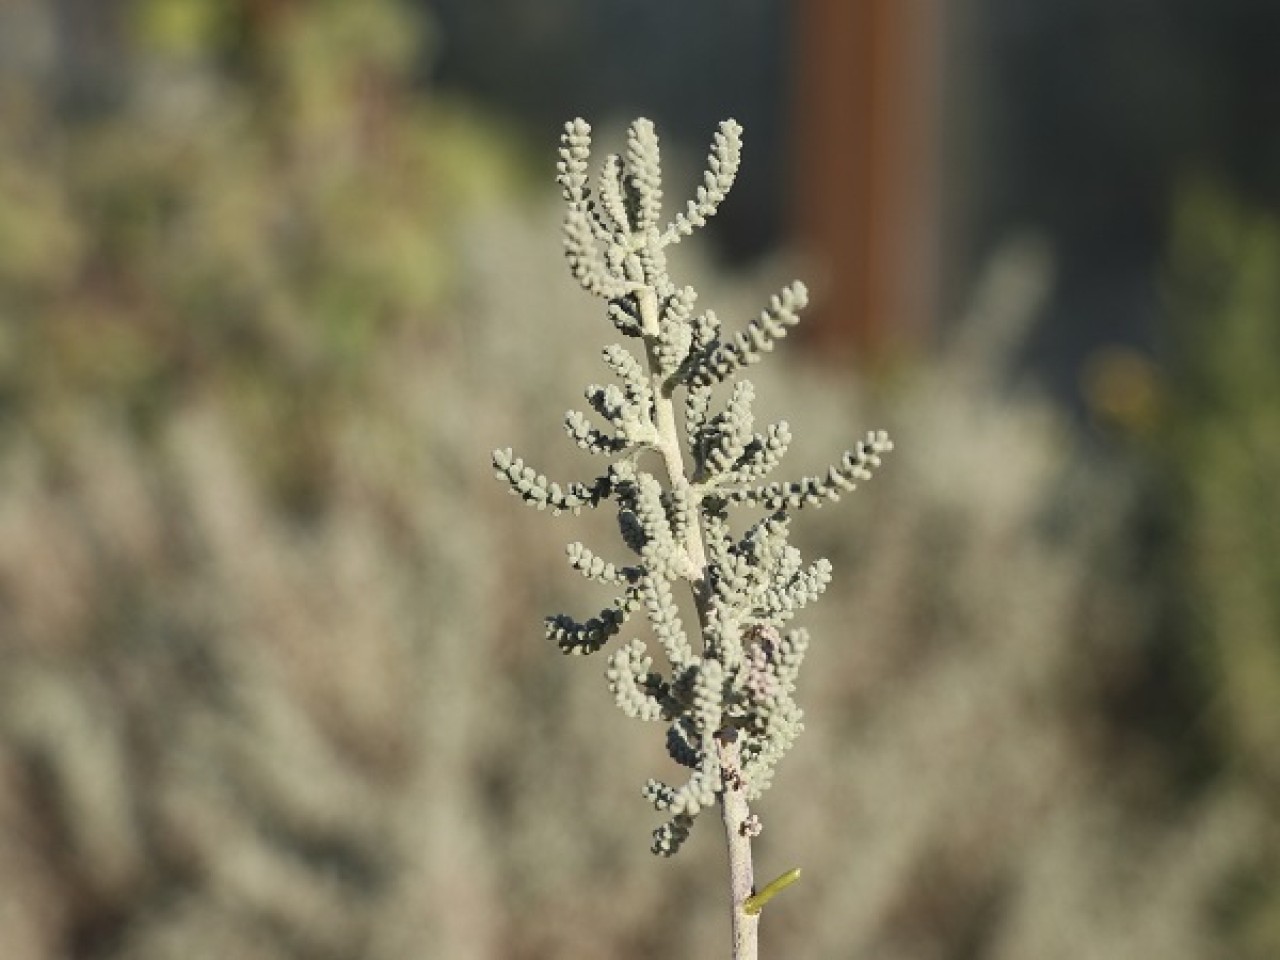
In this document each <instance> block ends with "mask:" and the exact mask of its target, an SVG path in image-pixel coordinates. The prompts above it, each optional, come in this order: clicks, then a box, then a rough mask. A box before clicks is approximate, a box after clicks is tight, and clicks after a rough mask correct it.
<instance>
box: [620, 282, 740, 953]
mask: <svg viewBox="0 0 1280 960" xmlns="http://www.w3.org/2000/svg"><path fill="white" fill-rule="evenodd" d="M634 296H635V298H636V304H637V306H638V307H639V309H640V326H641V329H642V330H643V331H644V333H645V335H646V339H647V340H648V341H649V342H650V343H651V344H652V343H656V342H657V337H658V332H659V331H658V323H659V319H658V298H657V294H656V292H655V291H654V290H653V288H652V287H647V286H639V287H638V288H637V289H636V290H635V291H634ZM647 359H648V361H649V371H650V375H651V377H652V381H653V384H652V385H653V398H654V399H653V403H654V417H653V419H654V426H655V427H656V428H657V431H658V452H659V453H660V454H661V456H662V460H663V463H664V465H665V466H666V470H667V477H668V479H669V480H670V482H671V485H672V487H675V486H676V485H677V484H683V483H684V481H685V469H684V456H683V452H682V448H681V445H680V433H679V430H678V428H677V426H676V415H675V403H674V401H673V400H672V399H671V394H670V391H669V390H668V389H667V387H666V385H665V384H664V383H663V382H662V380H663V378H662V375H661V371H660V369H659V366H658V363H657V361H656V358H655V357H654V355H653V350H652V348H651V349H650V350H649V351H648V358H647ZM684 547H685V549H686V550H687V551H688V554H689V560H690V562H691V564H692V566H693V568H694V569H695V570H697V571H698V579H697V580H696V581H695V582H694V584H693V593H694V601H695V606H696V608H697V613H698V620H699V623H700V625H703V624H705V614H706V603H707V597H706V568H707V552H706V546H705V544H704V542H703V537H702V520H701V517H696V518H695V521H694V523H692V524H691V525H690V527H689V535H688V542H687V543H686V544H685V545H684ZM704 636H705V634H704ZM716 745H717V749H718V750H719V752H720V769H721V770H722V771H725V773H726V774H728V773H729V772H731V771H737V770H738V769H739V756H738V743H737V741H736V740H734V739H729V738H724V739H721V738H717V739H716ZM750 813H751V811H750V809H749V808H748V807H747V797H746V787H745V785H744V784H743V783H742V782H741V781H740V780H735V779H733V778H730V779H729V780H728V781H727V782H726V783H725V784H724V789H723V790H722V791H721V793H720V816H721V820H722V821H723V822H724V833H725V842H726V844H727V846H728V850H729V921H730V930H731V934H732V938H733V953H732V955H731V956H732V960H756V958H757V956H758V952H759V951H758V943H759V929H760V917H759V915H752V914H748V913H747V912H746V910H745V909H744V904H745V903H746V901H747V898H748V897H750V896H751V894H752V893H753V892H754V884H755V877H754V870H753V867H752V863H751V837H750V835H749V834H748V833H747V832H746V831H745V830H744V829H743V825H744V824H745V823H746V821H747V818H748V817H749V816H750Z"/></svg>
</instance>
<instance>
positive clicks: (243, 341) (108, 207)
mask: <svg viewBox="0 0 1280 960" xmlns="http://www.w3.org/2000/svg"><path fill="white" fill-rule="evenodd" d="M34 9H36V8H33V10H34ZM123 9H124V11H125V13H126V16H125V17H124V18H123V19H122V29H121V32H120V35H119V36H118V37H115V38H114V42H117V43H119V44H120V45H121V49H119V50H118V51H116V56H115V57H114V58H113V63H115V64H116V66H117V67H118V68H119V70H120V71H121V75H120V76H119V77H113V78H111V79H110V81H108V79H107V78H103V80H102V82H103V84H104V86H111V85H112V84H114V88H113V90H112V92H113V94H114V95H113V96H110V97H106V98H104V103H105V105H104V106H100V107H98V108H97V109H93V110H84V109H80V110H76V109H70V108H68V107H67V105H66V104H65V103H60V102H59V98H58V97H57V96H56V88H55V87H52V86H51V85H48V84H44V85H40V84H35V83H31V82H23V78H21V77H18V78H14V77H12V76H7V77H6V78H5V82H4V83H3V86H2V87H0V138H3V141H4V142H5V143H6V144H7V145H8V149H6V150H5V151H4V152H3V153H2V154H0V322H2V323H3V326H2V327H0V402H2V404H3V406H2V407H0V409H3V411H4V413H5V414H6V415H7V416H8V418H9V422H10V423H11V424H12V423H23V424H27V425H31V426H34V427H36V428H39V429H43V430H51V429H52V430H56V429H57V423H58V421H59V419H60V418H61V417H62V416H63V414H64V413H65V411H66V410H67V408H68V407H69V406H74V405H76V404H80V403H82V402H91V403H94V404H97V405H102V406H105V407H108V408H116V409H118V410H119V411H120V413H121V414H122V415H123V416H124V417H126V418H127V419H128V420H129V422H130V423H131V424H133V425H134V426H135V427H136V428H139V429H141V430H143V431H144V432H145V430H146V429H147V427H148V425H149V424H152V423H154V422H155V420H156V418H157V415H158V414H160V413H161V412H162V411H163V410H165V409H167V408H168V407H170V406H171V404H172V403H173V401H174V400H175V398H176V397H177V395H178V394H181V393H184V392H191V391H199V390H202V389H206V388H210V389H214V390H220V391H222V390H225V392H226V394H227V396H228V397H229V398H232V400H233V402H235V403H236V404H237V405H238V406H239V408H240V410H239V417H238V422H239V424H240V426H241V427H242V428H243V429H244V430H245V431H247V436H246V439H247V440H248V441H249V442H251V443H252V445H253V447H254V448H255V449H258V450H261V451H263V459H262V461H261V465H262V467H263V468H264V470H265V471H266V473H267V474H268V479H269V480H270V481H271V482H272V484H273V485H275V486H276V487H277V489H278V490H279V491H280V492H281V493H282V494H284V495H285V499H286V501H288V502H291V503H293V504H294V505H298V504H302V503H305V501H306V499H307V497H308V496H310V495H312V494H313V493H314V490H312V491H311V492H310V493H309V492H308V489H307V488H308V483H309V478H313V477H315V476H317V475H318V474H322V473H323V472H324V471H323V458H324V451H323V450H322V449H318V448H317V447H318V446H322V444H319V443H318V441H317V437H318V435H319V434H321V433H322V432H323V431H322V430H321V429H320V428H319V426H318V424H319V423H320V422H321V421H322V420H323V418H324V416H325V411H326V409H327V408H328V407H330V406H331V405H332V404H334V403H336V402H342V399H343V397H344V396H345V395H347V394H349V393H350V391H352V390H358V389H359V384H360V379H361V377H362V376H366V375H368V374H367V371H368V368H369V365H368V363H367V362H366V361H367V360H368V358H369V355H370V350H371V347H372V345H373V344H374V343H375V341H376V340H377V339H378V338H380V337H386V336H388V335H389V334H390V333H391V332H392V331H393V330H395V329H406V328H408V329H412V330H419V331H422V332H423V335H427V333H426V332H427V331H429V330H430V320H431V316H432V313H433V309H434V308H435V307H436V306H437V304H438V303H439V301H440V298H441V297H442V295H443V294H444V293H445V292H446V290H447V286H448V283H449V278H450V274H451V270H452V268H453V264H452V260H451V256H450V253H449V251H448V249H447V247H446V243H445V240H444V237H445V235H446V232H447V229H448V227H449V225H450V224H451V223H452V222H453V221H454V220H455V219H456V217H457V215H458V213H459V211H460V210H463V209H468V208H471V207H474V206H475V205H476V204H478V203H484V202H487V201H490V200H494V199H496V198H500V197H502V196H504V195H507V194H509V193H510V192H511V190H512V187H513V184H515V183H516V182H517V180H518V172H517V170H518V165H517V163H516V162H515V160H514V153H513V151H512V150H511V149H510V148H509V147H508V146H507V145H506V144H505V143H504V142H503V141H502V138H501V136H500V135H499V134H498V133H496V132H495V131H494V130H493V129H492V128H490V127H486V126H485V125H484V124H483V123H482V122H480V121H479V120H477V119H475V118H474V117H473V116H472V115H471V114H469V113H467V112H466V111H464V110H462V109H459V108H456V107H450V106H448V105H446V104H442V103H440V102H438V101H437V100H435V99H431V98H427V97H425V96H423V91H421V90H420V89H418V88H417V87H416V86H415V77H417V76H418V75H419V74H420V73H421V69H422V59H423V57H424V55H425V51H426V43H425V41H427V40H428V38H429V31H427V30H426V29H425V26H426V25H425V24H424V23H422V22H420V21H419V20H418V19H417V18H415V17H414V16H412V14H411V11H410V9H409V8H408V6H407V5H405V4H403V3H398V2H394V0H372V2H364V3H360V4H350V3H344V2H336V0H315V2H272V3H256V2H250V0H235V2H223V0H136V2H132V3H130V4H127V5H125V7H124V8H123ZM68 55H70V56H74V51H69V54H68ZM66 67H67V65H65V64H64V65H62V66H57V65H55V67H54V69H53V71H52V73H53V75H55V76H56V75H57V73H58V71H59V70H60V69H65V68H66Z"/></svg>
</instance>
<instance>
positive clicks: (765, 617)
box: [493, 119, 892, 855]
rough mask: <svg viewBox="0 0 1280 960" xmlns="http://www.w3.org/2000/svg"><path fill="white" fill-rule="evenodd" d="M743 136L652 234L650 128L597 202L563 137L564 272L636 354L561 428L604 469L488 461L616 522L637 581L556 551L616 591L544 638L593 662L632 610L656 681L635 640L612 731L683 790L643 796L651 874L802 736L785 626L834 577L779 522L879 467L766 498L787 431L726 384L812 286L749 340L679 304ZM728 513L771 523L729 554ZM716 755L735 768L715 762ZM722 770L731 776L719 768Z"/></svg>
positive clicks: (719, 143)
mask: <svg viewBox="0 0 1280 960" xmlns="http://www.w3.org/2000/svg"><path fill="white" fill-rule="evenodd" d="M741 134H742V129H741V127H739V126H738V124H737V123H735V122H734V121H732V120H727V121H725V122H723V123H721V124H720V130H719V132H718V133H717V134H716V136H715V139H714V141H713V144H712V148H711V153H710V156H709V157H708V159H707V170H706V173H705V175H704V177H703V183H702V186H700V187H699V188H698V189H697V191H696V193H695V196H694V199H693V200H690V201H689V202H688V203H687V204H686V206H685V209H684V212H683V213H681V214H678V215H677V216H676V217H675V219H674V220H672V221H671V222H670V223H666V224H664V223H662V222H661V218H662V185H661V184H662V175H661V166H660V163H659V153H658V138H657V135H656V133H655V132H654V129H653V125H652V124H651V123H650V122H649V121H647V120H643V119H641V120H637V121H635V122H634V123H633V124H632V125H631V127H630V129H629V131H628V136H627V146H626V151H625V154H624V156H622V157H619V156H616V155H611V156H609V157H607V158H606V159H605V161H604V163H603V164H602V167H601V170H600V173H599V175H598V177H597V178H596V181H595V187H594V188H592V187H591V186H589V179H590V178H589V173H588V160H589V156H590V147H591V138H590V127H589V126H588V125H587V124H586V123H585V122H584V121H582V120H580V119H579V120H573V121H571V122H570V123H568V124H566V125H565V130H564V133H563V135H562V136H561V146H560V163H559V164H558V165H557V171H558V176H557V179H558V181H559V183H560V187H561V191H562V194H563V196H564V199H565V201H566V202H567V204H568V213H567V215H566V217H565V227H564V243H565V253H566V256H567V258H568V261H569V268H570V271H571V272H572V274H573V276H574V278H575V279H577V281H578V282H579V283H580V284H581V285H582V287H583V289H585V290H586V291H587V292H588V293H591V294H594V295H596V296H598V297H600V298H601V299H603V300H605V301H606V303H607V312H608V316H609V319H610V320H611V321H612V323H613V324H614V326H615V327H616V328H617V329H618V331H619V332H620V333H621V334H623V335H624V336H626V337H629V338H632V339H633V340H636V341H638V347H637V350H636V352H632V351H631V350H628V349H627V348H626V347H624V346H622V345H618V344H615V345H613V346H610V347H607V348H606V349H605V350H604V362H605V365H606V366H607V367H608V368H609V370H610V372H611V373H612V374H613V376H614V377H615V378H616V382H614V383H609V384H607V385H603V386H602V385H598V384H592V385H591V386H588V387H587V389H586V400H587V403H588V404H589V406H590V407H591V410H592V411H593V412H594V414H595V419H593V418H591V417H589V416H588V415H587V414H585V413H583V412H580V411H576V410H574V411H570V412H569V413H568V414H567V415H566V417H565V429H566V431H567V432H568V434H569V436H570V438H571V439H572V440H573V441H574V442H575V443H576V444H577V445H578V446H580V447H581V448H583V449H584V450H587V451H589V452H591V453H593V454H596V455H599V456H602V457H606V458H609V461H610V462H609V465H608V466H607V467H606V468H605V469H604V470H603V471H602V473H601V475H600V476H598V477H597V478H595V479H594V480H592V481H591V482H589V483H569V484H559V483H554V482H552V481H550V480H549V479H548V478H547V477H546V476H544V475H542V474H541V473H539V472H538V471H537V470H535V469H534V468H532V467H530V466H527V465H526V464H525V462H524V461H523V460H522V459H521V458H519V457H517V456H515V454H514V453H513V452H512V451H511V450H510V449H507V450H497V451H494V454H493V465H494V468H495V470H496V471H497V474H498V476H499V477H500V478H502V479H504V480H505V481H506V482H507V483H508V484H509V485H510V487H511V492H512V493H514V494H516V495H517V496H519V497H521V498H522V499H523V500H524V501H525V502H526V503H529V504H532V505H533V506H536V507H537V508H538V509H540V510H542V509H548V508H549V509H550V510H551V511H552V512H553V513H560V512H562V511H571V512H573V513H578V512H579V511H580V510H581V509H582V508H583V507H597V506H599V505H601V504H602V503H604V502H606V501H610V502H612V503H613V504H614V505H615V506H616V507H617V510H618V525H619V530H620V533H621V536H622V541H623V543H624V544H625V545H626V547H627V548H628V549H629V550H630V551H631V553H632V554H633V555H634V559H633V561H632V562H631V563H630V564H628V565H621V564H619V563H616V562H614V561H611V560H607V559H605V558H604V557H601V556H598V555H597V554H595V553H594V552H592V551H591V550H590V549H588V548H587V547H586V546H584V545H583V544H581V543H571V544H570V545H569V549H568V553H569V563H570V565H571V566H572V567H573V568H574V569H576V570H578V572H580V573H581V574H582V575H583V576H585V577H587V578H588V579H590V580H595V581H597V582H599V583H604V584H607V585H609V586H610V587H612V588H613V589H614V590H615V591H616V594H617V595H616V597H615V598H614V600H613V602H612V603H610V604H609V606H608V607H606V608H605V609H603V610H602V611H600V613H599V614H597V615H596V616H594V617H591V618H589V619H587V620H584V621H580V620H576V619H574V618H573V617H570V616H567V615H564V614H557V615H555V616H551V617H548V618H547V622H546V632H547V636H548V637H549V638H550V639H552V640H554V641H555V642H556V643H557V644H558V645H559V647H560V649H561V650H562V651H564V652H565V653H574V654H586V653H594V652H595V651H597V650H599V649H601V648H602V647H604V646H605V645H606V644H607V643H608V642H609V640H611V639H612V638H613V637H614V636H616V635H617V634H618V633H620V632H621V631H622V629H623V627H624V626H626V625H627V623H628V622H629V621H630V619H631V617H632V616H633V615H634V614H635V613H636V611H637V610H640V609H642V608H643V610H644V613H645V616H646V617H647V619H648V621H649V625H650V628H651V632H652V635H653V638H654V640H655V641H656V642H657V645H658V647H659V648H660V649H661V652H662V659H663V661H664V663H663V669H660V668H658V667H657V665H656V664H655V661H654V658H653V657H652V656H651V655H650V654H649V650H648V647H647V646H646V644H645V642H644V641H643V640H641V639H639V638H633V639H630V640H628V641H626V642H625V643H623V644H622V645H621V646H620V647H619V648H618V649H616V650H615V651H614V652H613V653H612V654H611V655H610V656H609V666H608V670H607V672H606V676H607V678H608V682H609V688H610V690H611V691H612V692H613V695H614V699H615V700H616V702H617V704H618V706H619V708H621V709H622V711H623V712H624V713H626V714H627V715H628V716H631V717H635V718H637V719H641V720H650V721H657V722H662V723H664V724H666V725H667V749H668V753H669V754H670V755H671V757H672V759H673V760H675V761H676V762H677V763H678V764H680V765H681V766H683V767H685V768H688V769H689V770H690V771H691V773H690V774H689V776H688V778H687V779H686V780H685V782H684V783H683V784H681V785H677V786H673V785H670V784H667V783H663V782H660V781H657V780H650V781H649V783H648V784H647V785H646V787H645V790H644V795H645V796H646V797H647V798H648V799H649V800H650V801H651V802H652V803H653V805H654V806H655V807H656V808H657V809H658V810H660V811H663V812H664V813H665V814H667V816H668V817H669V818H670V819H669V820H668V821H667V823H665V824H664V825H663V826H662V827H660V828H659V829H658V830H657V831H655V834H654V843H653V850H654V852H655V853H660V854H664V855H670V854H672V853H675V852H676V850H678V849H679V847H680V845H681V843H682V842H683V841H684V839H685V838H686V837H687V836H688V834H689V829H690V827H691V825H692V823H693V820H694V818H695V817H696V816H697V815H698V813H699V812H701V811H702V810H704V809H706V808H708V807H711V806H713V805H714V804H715V803H716V801H717V798H718V796H719V795H720V794H722V793H723V792H724V791H726V790H735V791H742V792H743V793H745V796H746V799H747V800H748V801H750V800H754V799H755V798H757V797H759V796H760V794H761V793H763V791H764V790H765V789H766V788H767V787H768V786H769V783H770V780H771V778H772V775H773V768H774V765H775V764H776V763H777V761H778V760H779V759H780V758H781V756H782V754H783V753H785V752H786V749H787V748H788V747H789V746H790V745H791V743H792V742H793V741H794V739H795V737H796V735H797V734H798V733H799V732H800V731H801V729H802V728H803V725H802V712H801V710H800V708H799V707H798V706H797V705H796V703H795V700H794V699H793V696H792V695H793V693H794V691H795V684H796V676H797V673H798V670H799V667H800V664H801V662H802V660H803V659H804V654H805V649H806V647H807V646H808V642H809V639H808V635H807V634H806V632H805V631H804V630H802V629H785V627H786V625H787V624H788V622H789V621H790V620H791V619H792V617H794V615H795V614H796V612H797V611H799V610H800V609H801V608H803V607H804V606H805V605H806V604H808V603H810V602H812V601H814V600H816V599H817V598H818V596H819V595H821V593H822V592H823V590H825V589H826V587H827V585H828V583H830V580H831V565H830V564H829V563H828V562H827V561H826V560H818V561H815V562H814V563H811V564H807V565H806V564H805V563H804V561H803V560H802V559H801V557H800V554H799V551H797V550H796V549H795V548H794V547H792V546H791V545H790V544H789V543H788V542H787V541H788V532H789V518H790V513H791V512H792V511H794V510H797V509H800V508H801V507H807V506H808V507H816V506H820V505H822V504H824V503H826V502H830V501H835V500H838V499H839V498H840V495H841V494H842V493H845V492H848V491H852V490H853V489H854V488H855V486H856V485H857V483H858V482H859V481H861V480H866V479H868V478H869V477H870V476H871V471H872V470H873V469H874V468H876V467H878V466H879V465H880V456H881V454H883V453H885V452H887V451H888V450H891V449H892V443H891V442H890V441H889V438H888V436H887V435H886V434H885V433H883V432H872V433H868V434H867V435H866V437H865V438H864V439H863V440H862V441H861V442H860V443H859V444H858V445H857V446H856V448H855V449H854V450H852V451H850V452H848V453H845V454H844V456H843V457H842V458H841V459H840V460H839V462H838V463H836V464H834V465H833V466H831V467H830V468H829V469H828V470H827V471H826V473H825V475H823V476H815V477H803V478H802V479H800V480H798V481H791V482H779V481H773V482H767V483H766V482H764V480H765V478H766V477H767V476H768V475H769V474H770V473H772V471H773V470H774V469H775V468H776V467H777V466H778V465H779V463H780V462H781V460H782V458H783V456H784V455H785V453H786V452H787V447H788V445H789V443H790V441H791V433H790V430H789V428H788V426H787V423H786V422H785V421H779V422H777V423H772V424H768V425H766V426H764V427H762V428H759V427H757V425H756V423H755V419H754V416H753V413H752V405H753V403H754V400H755V389H754V387H753V386H752V384H751V382H750V381H748V380H744V379H735V378H738V377H739V376H740V374H741V372H742V371H743V369H744V368H746V367H748V366H750V365H752V364H755V363H757V362H759V361H760V360H761V359H762V358H763V357H764V355H765V354H766V353H768V352H769V351H771V350H772V349H773V347H774V344H775V343H776V342H777V341H779V340H781V339H782V338H783V337H785V336H786V335H787V332H788V330H789V329H790V328H791V327H792V326H794V325H795V324H796V323H797V322H798V320H799V315H798V311H799V310H801V309H802V308H803V307H804V306H805V304H806V301H807V292H806V290H805V287H804V285H803V284H801V283H798V282H797V283H793V284H791V285H790V286H788V287H786V288H785V289H783V290H782V291H781V292H780V293H778V294H777V295H776V296H774V297H773V298H772V299H771V301H770V302H769V305H768V307H767V308H766V309H765V310H764V311H762V312H761V314H760V315H759V316H758V317H757V318H755V319H754V320H752V321H751V322H750V323H748V324H747V326H746V328H745V329H744V330H742V331H741V332H738V333H734V334H732V335H729V334H726V333H725V332H724V331H723V330H722V328H721V325H720V321H719V319H718V318H717V317H716V315H715V313H713V312H712V311H711V310H703V311H701V312H697V293H696V292H695V291H694V290H693V289H692V288H691V287H681V286H677V285H676V283H675V282H674V281H673V280H672V279H671V277H670V276H669V274H668V272H667V262H666V248H667V247H668V246H670V245H672V244H675V243H677V242H679V241H680V240H681V239H682V238H683V237H686V236H688V235H689V234H691V233H692V232H693V231H694V229H696V228H697V227H700V226H702V225H703V224H705V223H706V221H707V218H708V217H710V216H712V215H713V214H714V213H715V212H716V210H717V208H718V207H719V205H720V203H721V202H722V201H723V200H724V198H725V196H726V195H727V194H728V192H729V189H730V187H731V186H732V185H733V181H734V177H735V175H736V173H737V170H738V165H739V162H740V158H741ZM730 383H731V386H730V387H729V390H728V397H727V398H725V399H724V402H723V405H722V406H721V407H720V408H719V409H718V410H717V409H716V399H717V398H716V393H717V388H721V392H722V393H723V392H724V391H723V387H722V385H725V384H730ZM677 396H681V407H682V410H683V430H682V431H681V430H680V429H679V428H678V426H677V422H676V417H675V413H674V411H675V410H676V405H675V399H676V397H677ZM646 455H648V456H646ZM654 455H656V457H657V458H659V459H660V460H661V461H662V463H663V464H664V466H665V469H664V471H663V473H664V474H665V476H664V478H662V479H660V478H659V476H658V475H657V474H655V473H653V472H651V470H650V469H649V467H650V465H651V461H652V460H654V459H655V457H654ZM686 464H687V465H688V466H689V467H691V469H690V470H686ZM735 506H748V507H754V508H756V509H757V510H759V509H761V508H762V509H763V510H764V511H765V513H764V516H763V517H760V518H759V519H757V520H756V521H755V522H753V523H751V524H750V525H749V526H748V527H747V528H746V530H745V531H744V532H742V533H741V535H739V534H736V533H735V532H734V531H733V529H732V528H731V526H730V517H729V509H730V508H731V507H735ZM681 581H683V582H684V583H686V584H687V585H688V587H689V588H690V589H691V590H692V593H693V597H694V603H695V608H696V612H697V616H698V620H699V623H698V624H697V626H696V630H695V631H694V636H693V637H691V635H690V630H688V629H687V628H686V625H685V624H684V622H683V620H682V619H681V614H680V611H679V608H678V606H677V603H676V599H675V592H674V590H673V587H675V586H676V585H678V584H679V583H680V582H681ZM784 630H785V632H784ZM724 744H733V745H734V746H735V748H736V749H733V750H730V751H726V750H723V749H720V746H721V745H724ZM725 756H731V757H732V758H733V760H732V762H731V764H728V765H726V764H725V763H724V762H722V760H723V757H725ZM728 767H731V768H728ZM753 826H754V829H758V825H753Z"/></svg>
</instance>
